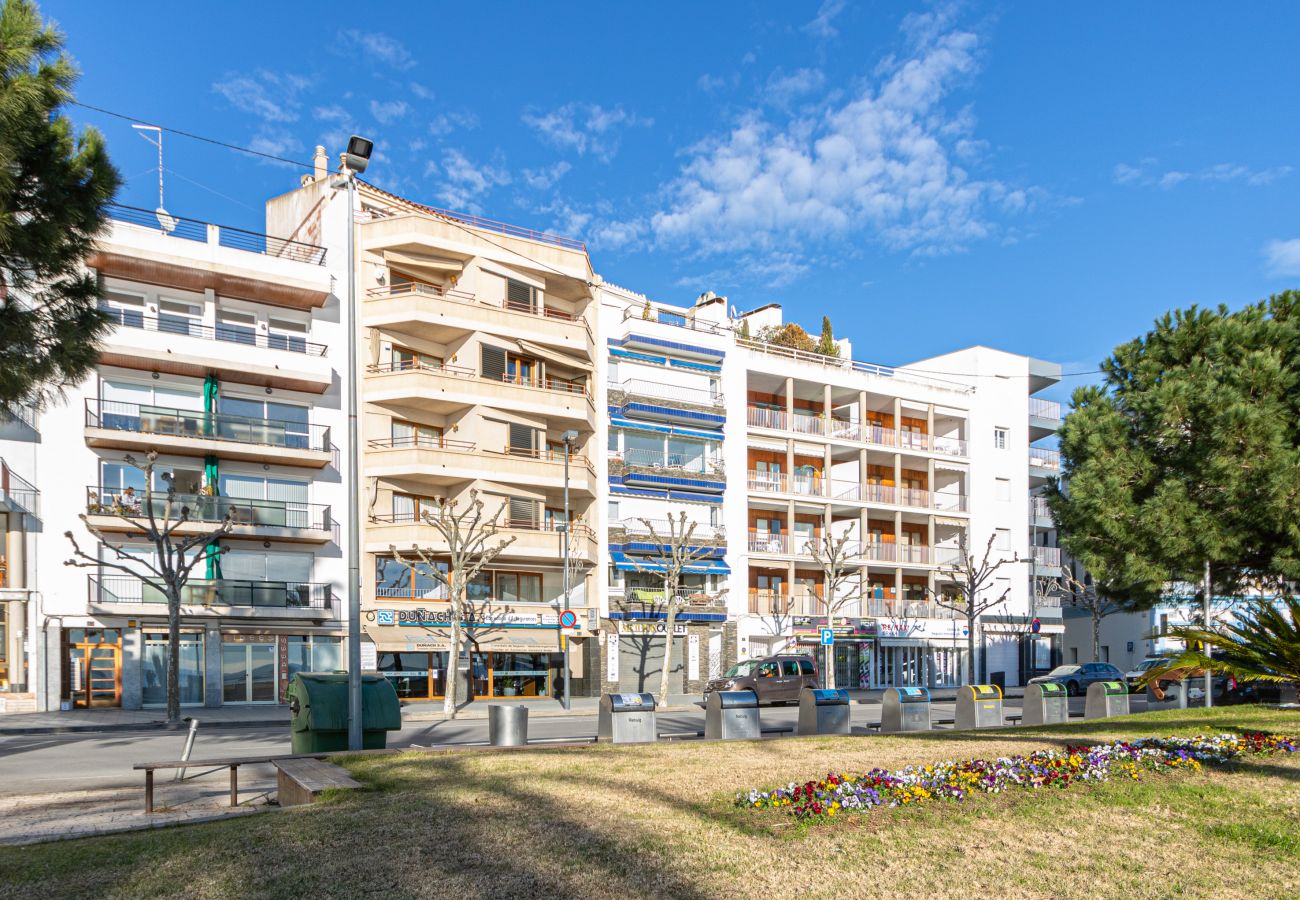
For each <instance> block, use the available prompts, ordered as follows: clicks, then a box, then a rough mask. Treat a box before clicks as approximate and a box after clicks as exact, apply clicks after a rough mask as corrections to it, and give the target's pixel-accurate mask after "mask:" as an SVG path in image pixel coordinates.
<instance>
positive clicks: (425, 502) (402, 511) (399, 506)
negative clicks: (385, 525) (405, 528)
mask: <svg viewBox="0 0 1300 900" xmlns="http://www.w3.org/2000/svg"><path fill="white" fill-rule="evenodd" d="M439 506H440V505H439V503H438V501H437V500H435V499H434V498H432V497H420V496H417V495H415V494H393V521H394V522H423V521H424V516H425V513H428V514H430V515H433V516H436V515H438V509H439Z"/></svg>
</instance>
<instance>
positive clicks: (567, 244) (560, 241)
mask: <svg viewBox="0 0 1300 900" xmlns="http://www.w3.org/2000/svg"><path fill="white" fill-rule="evenodd" d="M405 202H407V203H410V205H411V206H413V207H415V208H417V209H419V210H420V211H422V212H425V213H429V214H431V215H433V216H435V217H436V218H440V219H452V220H454V221H456V222H461V223H462V224H465V225H468V226H470V227H471V228H478V229H480V230H482V231H492V232H495V233H496V234H504V235H506V236H507V237H518V238H524V239H526V240H530V241H537V242H538V243H541V244H551V245H552V246H555V247H563V248H564V249H565V250H579V251H581V252H582V253H586V252H587V245H586V244H585V243H583V242H582V241H580V240H578V239H577V238H571V237H565V236H564V235H560V234H551V233H550V232H548V231H537V230H535V229H533V228H525V227H523V226H522V225H511V224H510V223H509V222H497V221H494V220H492V219H484V218H483V217H481V216H475V215H470V214H469V213H458V212H452V211H451V210H446V209H439V208H438V207H436V206H425V205H424V204H422V203H412V202H411V201H409V200H408V201H405ZM369 213H370V215H371V217H372V218H375V219H387V218H391V217H394V216H399V215H402V214H403V213H406V210H403V209H374V208H372V209H370V210H369Z"/></svg>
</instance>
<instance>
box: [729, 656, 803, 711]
mask: <svg viewBox="0 0 1300 900" xmlns="http://www.w3.org/2000/svg"><path fill="white" fill-rule="evenodd" d="M806 687H807V688H815V687H817V664H816V663H814V662H813V660H812V657H810V656H799V655H796V654H793V653H779V654H777V655H776V656H765V657H763V658H762V659H748V660H745V661H744V662H741V663H736V665H734V666H732V667H731V668H730V669H728V670H727V674H725V675H723V676H722V677H721V678H714V679H713V680H712V681H710V682H709V683H708V684H706V685H705V686H704V702H705V703H708V702H709V694H711V693H713V692H714V691H753V692H754V693H755V694H757V695H758V703H759V705H760V706H763V705H765V704H769V703H798V702H799V692H800V691H802V690H803V689H804V688H806Z"/></svg>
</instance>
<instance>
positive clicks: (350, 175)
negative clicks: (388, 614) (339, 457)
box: [330, 134, 375, 750]
mask: <svg viewBox="0 0 1300 900" xmlns="http://www.w3.org/2000/svg"><path fill="white" fill-rule="evenodd" d="M374 147H375V143H374V141H371V140H367V139H366V138H363V137H359V136H358V135H355V134H354V135H352V137H351V138H349V140H348V149H347V151H346V152H345V153H344V154H343V171H342V172H341V173H340V174H339V175H338V177H336V178H334V179H331V181H330V187H331V188H333V189H334V190H339V189H340V188H346V189H347V192H348V194H347V196H348V208H347V219H346V221H347V226H348V316H347V323H348V344H347V346H348V368H347V378H348V388H347V390H348V451H347V457H348V462H347V466H348V500H347V502H348V504H349V507H350V508H352V509H355V508H356V507H357V498H358V497H359V496H360V493H361V472H360V468H361V456H360V453H359V452H358V448H357V444H358V442H359V439H358V437H357V410H358V408H359V407H360V406H361V399H360V393H361V386H360V384H361V383H360V379H358V378H357V355H358V352H359V351H358V350H357V272H356V266H357V260H356V221H355V219H354V216H355V215H356V212H355V211H356V207H357V202H356V201H357V174H358V173H360V172H364V171H365V170H366V166H367V165H369V163H370V153H371V151H372V150H374ZM360 524H361V523H360V517H359V516H349V521H348V749H349V750H360V749H361V716H362V709H361V531H360Z"/></svg>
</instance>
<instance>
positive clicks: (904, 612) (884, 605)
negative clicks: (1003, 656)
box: [861, 597, 960, 627]
mask: <svg viewBox="0 0 1300 900" xmlns="http://www.w3.org/2000/svg"><path fill="white" fill-rule="evenodd" d="M861 609H862V613H861V614H862V615H864V616H870V617H873V618H878V619H894V620H901V621H904V622H906V621H907V620H910V619H956V618H958V616H957V613H956V612H954V611H953V610H951V609H948V608H946V607H943V606H940V605H939V604H938V603H935V602H934V601H933V600H907V599H904V600H895V599H893V598H891V597H866V598H864V599H863V600H862V606H861ZM959 627H960V626H959Z"/></svg>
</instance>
